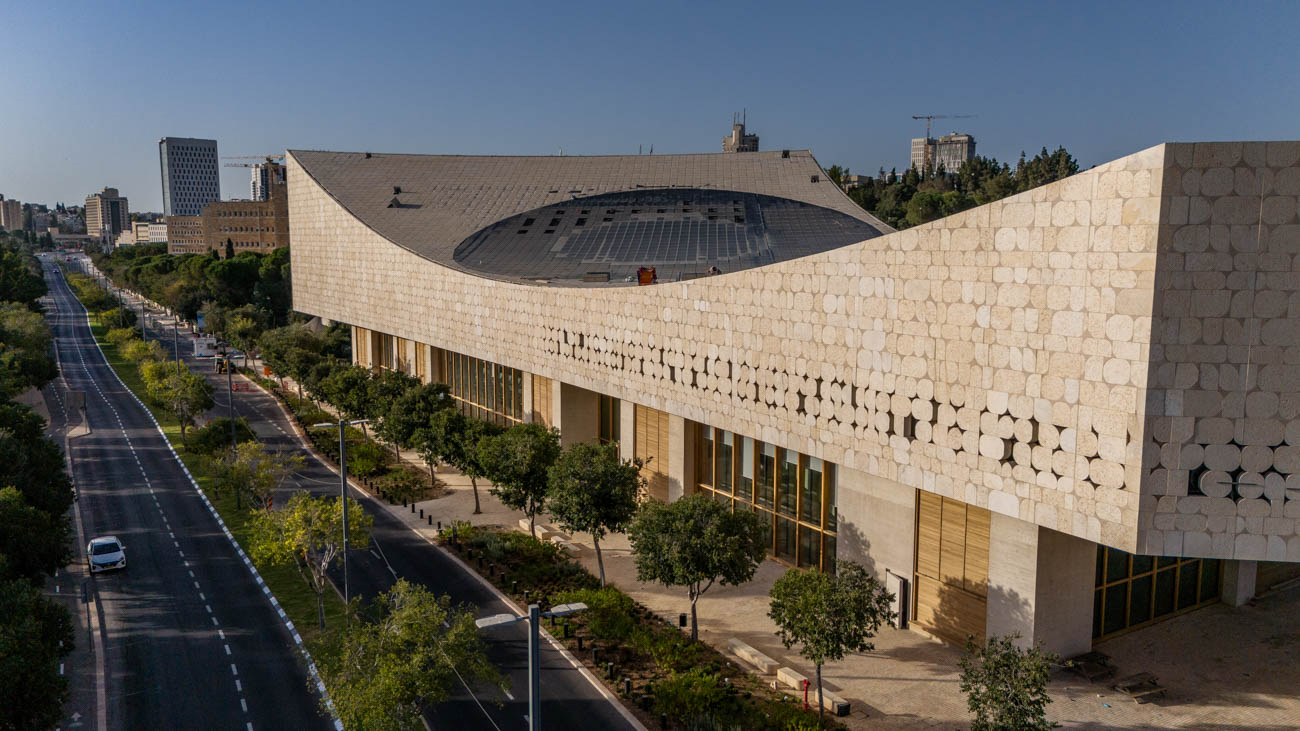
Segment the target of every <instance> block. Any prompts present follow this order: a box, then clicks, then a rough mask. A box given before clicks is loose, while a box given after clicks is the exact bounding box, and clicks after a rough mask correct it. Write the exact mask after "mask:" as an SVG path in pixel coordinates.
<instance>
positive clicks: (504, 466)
mask: <svg viewBox="0 0 1300 731" xmlns="http://www.w3.org/2000/svg"><path fill="white" fill-rule="evenodd" d="M559 456H560V435H559V433H558V432H556V431H555V430H554V429H547V428H546V427H544V426H542V425H541V424H515V425H514V426H512V427H510V428H509V429H506V430H505V431H504V432H502V433H501V434H500V435H498V436H496V437H493V438H491V439H485V440H483V441H481V442H480V443H479V460H480V461H481V462H482V464H483V466H484V467H486V468H487V470H486V471H487V476H488V479H490V480H492V494H493V495H496V496H497V497H498V498H499V499H500V500H501V502H502V503H504V504H505V505H506V506H507V507H510V508H514V509H515V510H522V511H524V514H525V515H527V516H528V532H529V533H530V534H531V535H532V536H533V537H534V538H536V537H537V514H538V513H540V512H541V511H542V509H543V508H544V507H545V506H546V488H547V486H548V475H547V470H549V469H550V468H551V465H552V464H554V463H555V460H556V458H558V457H559Z"/></svg>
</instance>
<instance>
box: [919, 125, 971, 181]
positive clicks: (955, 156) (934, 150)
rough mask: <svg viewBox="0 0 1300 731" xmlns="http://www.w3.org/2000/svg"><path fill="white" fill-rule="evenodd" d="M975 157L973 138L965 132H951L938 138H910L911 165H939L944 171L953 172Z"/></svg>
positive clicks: (937, 166)
mask: <svg viewBox="0 0 1300 731" xmlns="http://www.w3.org/2000/svg"><path fill="white" fill-rule="evenodd" d="M974 157H975V138H974V137H971V136H970V135H967V134H958V133H956V132H953V133H952V134H950V135H944V136H943V137H940V138H939V139H937V140H936V139H935V138H933V137H929V138H926V137H916V138H913V139H912V167H914V168H916V169H917V170H924V169H925V166H926V165H929V166H930V169H932V170H938V169H939V166H940V165H943V169H944V170H945V171H946V172H950V173H955V172H957V171H958V170H960V169H961V166H962V165H965V164H966V161H967V160H970V159H973V158H974Z"/></svg>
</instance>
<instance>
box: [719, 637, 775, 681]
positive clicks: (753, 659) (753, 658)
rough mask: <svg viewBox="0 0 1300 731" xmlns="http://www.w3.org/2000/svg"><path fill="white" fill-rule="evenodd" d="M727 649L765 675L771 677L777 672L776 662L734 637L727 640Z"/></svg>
mask: <svg viewBox="0 0 1300 731" xmlns="http://www.w3.org/2000/svg"><path fill="white" fill-rule="evenodd" d="M727 648H728V649H730V650H731V654H733V655H735V656H736V657H738V658H740V659H741V660H744V661H745V662H747V663H749V664H750V665H753V666H754V667H756V668H758V671H759V672H760V673H762V674H764V675H770V674H772V673H774V672H776V668H777V664H776V660H773V659H772V658H770V657H768V656H767V655H764V654H763V653H761V652H759V651H758V650H755V649H754V648H752V647H750V646H749V645H747V644H745V643H744V642H741V641H740V640H738V639H736V638H734V637H733V638H731V639H729V640H727Z"/></svg>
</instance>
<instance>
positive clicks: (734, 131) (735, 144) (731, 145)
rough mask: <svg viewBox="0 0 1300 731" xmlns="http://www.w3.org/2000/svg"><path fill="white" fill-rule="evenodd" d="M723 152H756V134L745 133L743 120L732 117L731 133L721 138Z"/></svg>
mask: <svg viewBox="0 0 1300 731" xmlns="http://www.w3.org/2000/svg"><path fill="white" fill-rule="evenodd" d="M722 151H723V152H758V135H747V134H745V120H744V119H739V120H737V119H736V118H735V117H733V118H732V125H731V134H729V135H727V136H726V137H723V138H722Z"/></svg>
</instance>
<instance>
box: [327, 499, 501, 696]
mask: <svg viewBox="0 0 1300 731" xmlns="http://www.w3.org/2000/svg"><path fill="white" fill-rule="evenodd" d="M339 512H340V513H342V512H343V510H342V509H339ZM505 694H506V697H507V698H509V699H510V700H514V699H515V697H514V696H513V695H511V694H510V691H508V690H507V691H505Z"/></svg>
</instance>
